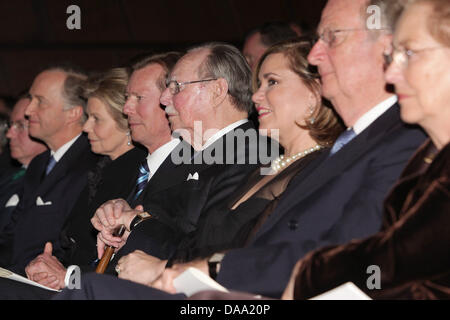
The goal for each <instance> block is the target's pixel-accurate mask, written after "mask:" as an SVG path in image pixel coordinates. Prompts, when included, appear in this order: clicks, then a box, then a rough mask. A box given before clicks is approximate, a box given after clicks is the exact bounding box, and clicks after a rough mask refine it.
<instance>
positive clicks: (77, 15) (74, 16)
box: [66, 4, 81, 30]
mask: <svg viewBox="0 0 450 320" xmlns="http://www.w3.org/2000/svg"><path fill="white" fill-rule="evenodd" d="M66 13H67V14H70V16H69V17H68V18H67V20H66V26H67V29H69V30H81V9H80V7H79V6H77V5H75V4H72V5H70V6H68V7H67V9H66Z"/></svg>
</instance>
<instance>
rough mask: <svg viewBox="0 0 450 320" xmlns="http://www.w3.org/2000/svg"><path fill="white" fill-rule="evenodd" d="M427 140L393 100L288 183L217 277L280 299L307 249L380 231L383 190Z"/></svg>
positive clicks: (235, 286) (231, 286)
mask: <svg viewBox="0 0 450 320" xmlns="http://www.w3.org/2000/svg"><path fill="white" fill-rule="evenodd" d="M424 139H425V135H424V133H423V132H422V131H421V130H420V129H418V128H411V127H409V126H407V125H405V124H404V123H403V122H402V121H401V120H400V115H399V107H398V105H394V106H393V107H391V108H390V109H389V110H387V111H386V112H385V113H384V114H383V115H381V116H380V117H379V118H378V119H377V120H375V121H374V122H373V123H372V124H371V125H370V126H369V127H368V128H366V129H365V130H364V131H363V132H361V133H360V134H359V135H358V136H357V137H355V138H354V139H353V140H352V141H350V142H349V143H348V144H347V145H345V146H344V147H343V148H342V149H341V150H340V151H339V152H337V153H336V154H334V155H333V156H331V157H330V156H329V153H328V152H325V153H323V154H322V155H321V159H317V161H314V162H312V163H311V165H310V166H308V167H306V168H305V169H304V170H302V172H301V173H300V174H299V175H298V176H296V177H295V178H294V179H293V180H292V181H291V183H290V185H289V187H288V189H287V190H286V191H285V192H284V193H283V195H282V196H281V199H280V202H279V204H278V206H277V208H276V209H275V211H274V212H273V214H272V215H271V216H270V217H269V218H268V219H267V220H266V222H265V223H264V224H263V226H262V227H261V228H260V229H259V231H258V232H257V233H256V234H255V236H254V238H253V241H252V242H251V243H250V244H249V245H248V246H247V247H245V248H241V249H236V250H232V251H229V252H228V253H227V254H226V255H225V257H224V260H223V261H222V265H221V269H220V272H219V274H218V278H217V280H218V281H219V282H220V283H221V284H222V285H224V286H225V287H227V288H229V289H232V290H239V291H247V292H253V293H258V294H261V295H265V296H268V297H275V298H279V297H280V296H281V294H282V292H283V290H284V288H285V286H286V284H287V282H288V280H289V276H290V273H291V270H292V268H293V267H294V265H295V263H296V262H297V260H298V259H299V258H301V257H302V256H303V255H304V254H306V253H308V252H309V251H311V250H313V249H315V248H319V247H322V246H325V245H330V244H339V243H345V242H348V241H350V240H352V239H355V238H362V237H365V236H368V235H371V234H374V233H376V232H377V231H378V230H379V229H380V227H381V222H382V212H383V211H382V207H383V199H384V198H385V195H386V194H387V193H388V191H389V189H390V188H391V186H392V185H393V184H394V182H395V181H396V179H397V178H398V176H399V175H400V173H401V171H402V170H403V167H404V166H405V165H406V163H407V161H408V159H409V158H410V157H411V155H412V154H413V152H414V150H416V149H417V147H418V146H419V145H420V144H421V143H422V142H423V141H424Z"/></svg>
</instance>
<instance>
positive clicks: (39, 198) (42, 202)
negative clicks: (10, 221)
mask: <svg viewBox="0 0 450 320" xmlns="http://www.w3.org/2000/svg"><path fill="white" fill-rule="evenodd" d="M36 205H37V206H50V205H52V202H51V201H47V202H44V201H43V200H42V198H41V197H37V198H36Z"/></svg>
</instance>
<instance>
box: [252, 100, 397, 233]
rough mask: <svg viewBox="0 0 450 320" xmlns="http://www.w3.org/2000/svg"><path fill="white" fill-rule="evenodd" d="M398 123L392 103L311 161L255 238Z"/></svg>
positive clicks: (354, 160) (357, 158)
mask: <svg viewBox="0 0 450 320" xmlns="http://www.w3.org/2000/svg"><path fill="white" fill-rule="evenodd" d="M400 121H401V120H400V116H399V109H398V105H397V104H396V105H394V106H392V107H391V108H389V110H387V111H386V112H385V113H384V114H383V115H381V116H380V117H379V118H378V119H377V120H375V121H374V122H373V123H372V124H371V125H370V126H369V127H368V128H367V129H366V130H364V131H363V132H361V133H360V134H359V135H358V136H357V137H355V138H354V139H353V140H352V141H350V142H349V143H348V144H347V145H346V146H344V147H343V148H342V149H341V150H340V151H339V152H337V153H336V154H334V155H333V156H332V157H329V152H324V153H323V155H322V156H321V157H320V158H319V159H317V160H318V161H314V163H315V166H313V167H311V168H307V169H306V170H307V172H306V173H303V172H302V173H300V174H299V176H298V177H296V178H295V181H301V182H298V184H295V183H293V184H292V185H294V186H295V187H293V188H291V189H290V190H289V189H288V190H286V191H287V192H286V193H285V194H283V195H282V198H281V201H280V203H279V204H278V207H277V208H276V209H275V212H276V214H272V215H271V218H270V219H269V220H268V221H267V222H266V223H265V224H264V225H263V227H262V228H261V229H260V232H258V235H261V234H263V233H264V232H265V231H267V230H268V229H269V228H270V226H272V225H274V224H275V223H276V222H277V221H278V220H279V219H280V218H281V217H282V216H283V215H282V214H279V213H280V212H283V213H286V212H287V211H289V210H290V209H292V208H293V207H294V206H296V205H298V204H299V203H300V202H301V201H303V200H304V199H306V198H307V197H309V196H310V195H311V194H313V193H314V192H316V191H317V190H318V189H319V188H321V187H322V186H324V185H326V184H327V183H328V182H329V181H330V180H331V179H333V178H334V177H336V176H338V175H339V174H341V173H342V172H343V171H344V170H345V169H346V168H348V167H350V166H352V165H353V164H354V163H355V162H356V161H358V160H359V158H360V157H362V156H363V155H364V154H365V153H366V151H367V150H370V149H372V148H375V145H376V144H377V143H378V142H379V141H380V140H381V139H382V138H383V136H384V135H385V133H386V132H388V131H390V129H391V128H392V127H393V126H395V125H396V124H399V123H401V122H400ZM300 179H302V180H300ZM258 235H257V236H258Z"/></svg>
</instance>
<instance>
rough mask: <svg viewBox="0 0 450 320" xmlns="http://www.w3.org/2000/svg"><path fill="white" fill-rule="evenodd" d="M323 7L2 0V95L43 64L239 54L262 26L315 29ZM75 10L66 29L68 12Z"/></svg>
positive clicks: (98, 64)
mask: <svg viewBox="0 0 450 320" xmlns="http://www.w3.org/2000/svg"><path fill="white" fill-rule="evenodd" d="M325 2H326V0H221V1H218V0H172V1H170V0H81V1H75V0H72V1H69V0H0V17H1V19H0V30H1V32H0V48H1V50H0V95H2V96H11V95H16V94H18V93H19V92H21V91H22V90H24V89H27V87H28V86H30V85H31V82H32V80H33V78H34V76H35V75H36V73H37V72H38V71H39V70H40V69H41V67H42V66H45V65H48V64H49V63H58V62H66V61H71V62H73V63H75V64H77V65H79V66H81V67H82V68H84V69H87V70H88V71H89V70H104V69H106V68H110V67H113V66H119V65H125V64H128V63H129V61H130V60H132V59H133V58H134V57H136V56H137V55H140V54H142V53H144V52H152V51H160V50H174V49H184V48H185V47H187V46H190V45H193V44H196V43H201V42H205V41H213V40H216V41H226V42H230V43H232V44H234V45H236V46H238V47H239V48H241V45H242V42H243V40H244V36H245V34H246V32H248V31H249V30H250V29H252V28H254V27H257V26H259V25H261V24H262V23H264V22H267V21H287V22H295V23H297V24H299V25H300V26H301V27H303V28H305V27H306V28H309V29H311V30H314V29H315V27H316V25H317V23H318V20H319V18H320V12H321V10H322V8H323V6H324V5H325ZM72 4H75V5H77V6H79V7H80V9H81V30H69V29H68V28H67V27H66V21H67V19H68V18H69V16H70V14H68V13H66V10H67V7H69V6H70V5H72Z"/></svg>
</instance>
